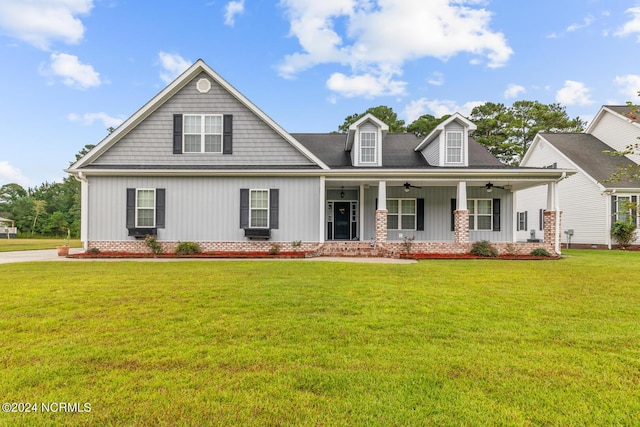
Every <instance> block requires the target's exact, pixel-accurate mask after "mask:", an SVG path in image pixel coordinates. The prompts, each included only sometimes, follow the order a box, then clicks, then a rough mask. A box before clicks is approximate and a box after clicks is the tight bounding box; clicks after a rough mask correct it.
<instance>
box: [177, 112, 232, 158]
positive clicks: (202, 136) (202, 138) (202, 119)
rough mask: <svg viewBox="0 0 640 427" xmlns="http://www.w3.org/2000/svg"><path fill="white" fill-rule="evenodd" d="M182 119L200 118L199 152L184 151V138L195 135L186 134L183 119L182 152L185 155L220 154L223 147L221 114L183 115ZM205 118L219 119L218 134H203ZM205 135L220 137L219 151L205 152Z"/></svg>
mask: <svg viewBox="0 0 640 427" xmlns="http://www.w3.org/2000/svg"><path fill="white" fill-rule="evenodd" d="M183 117H184V118H186V117H200V151H187V150H186V136H187V135H196V134H195V133H189V134H187V132H186V119H184V118H183V122H184V123H185V125H183V131H182V152H183V153H186V154H198V153H205V154H222V151H223V149H224V148H223V146H224V117H223V115H222V114H184V115H183ZM205 117H220V133H205V128H206V125H205V121H206V119H205ZM206 135H220V151H205V146H206V144H205V140H206V138H205V137H206Z"/></svg>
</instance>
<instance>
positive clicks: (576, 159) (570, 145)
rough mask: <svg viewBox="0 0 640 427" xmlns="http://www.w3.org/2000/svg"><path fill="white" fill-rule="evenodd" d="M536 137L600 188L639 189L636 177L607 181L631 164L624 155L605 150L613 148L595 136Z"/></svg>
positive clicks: (569, 134)
mask: <svg viewBox="0 0 640 427" xmlns="http://www.w3.org/2000/svg"><path fill="white" fill-rule="evenodd" d="M540 136H541V137H542V138H544V139H545V140H546V141H547V142H549V143H550V144H551V145H553V146H554V147H555V148H556V149H557V150H558V151H560V152H561V153H562V154H564V155H565V156H566V157H567V158H568V159H569V160H571V161H572V162H573V163H575V164H576V166H578V167H579V168H580V169H582V170H583V171H584V172H585V173H586V174H588V175H589V176H590V177H591V178H593V179H594V180H596V181H597V182H598V183H600V184H601V185H603V186H604V187H606V188H640V181H638V180H629V179H624V180H621V181H619V182H612V181H611V175H612V174H614V173H615V172H617V171H618V169H619V168H620V167H627V166H632V165H635V163H634V162H632V161H631V160H629V159H628V158H626V157H623V156H614V155H612V154H608V153H606V151H614V150H613V148H611V147H610V146H608V145H607V144H605V143H604V142H602V141H601V140H599V139H598V138H596V137H595V136H593V135H589V134H586V133H540Z"/></svg>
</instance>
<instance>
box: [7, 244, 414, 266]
mask: <svg viewBox="0 0 640 427" xmlns="http://www.w3.org/2000/svg"><path fill="white" fill-rule="evenodd" d="M80 252H82V249H80V248H71V249H70V253H72V254H75V253H80ZM29 261H76V262H90V261H112V262H117V261H138V262H181V261H332V262H361V263H376V264H413V263H415V262H417V261H415V260H411V259H393V258H352V257H316V258H292V259H286V258H275V259H272V258H253V259H252V258H180V259H177V258H84V259H82V258H66V257H62V256H58V251H57V250H56V249H43V250H39V251H15V252H0V264H9V263H12V262H29Z"/></svg>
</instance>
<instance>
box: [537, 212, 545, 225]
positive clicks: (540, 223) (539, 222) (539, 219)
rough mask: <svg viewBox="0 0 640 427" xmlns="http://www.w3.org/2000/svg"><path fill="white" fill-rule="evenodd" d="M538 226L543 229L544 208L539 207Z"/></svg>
mask: <svg viewBox="0 0 640 427" xmlns="http://www.w3.org/2000/svg"><path fill="white" fill-rule="evenodd" d="M538 228H539V229H540V230H543V229H544V209H540V212H539V213H538Z"/></svg>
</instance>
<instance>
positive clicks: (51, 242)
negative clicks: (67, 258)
mask: <svg viewBox="0 0 640 427" xmlns="http://www.w3.org/2000/svg"><path fill="white" fill-rule="evenodd" d="M64 240H65V239H64V238H58V239H55V238H54V239H50V238H48V239H7V238H6V236H5V238H4V239H3V238H2V234H0V252H12V251H35V250H40V249H55V248H57V247H58V246H61V245H63V244H64ZM69 247H70V248H81V247H82V243H81V242H80V240H79V239H72V240H70V241H69Z"/></svg>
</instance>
